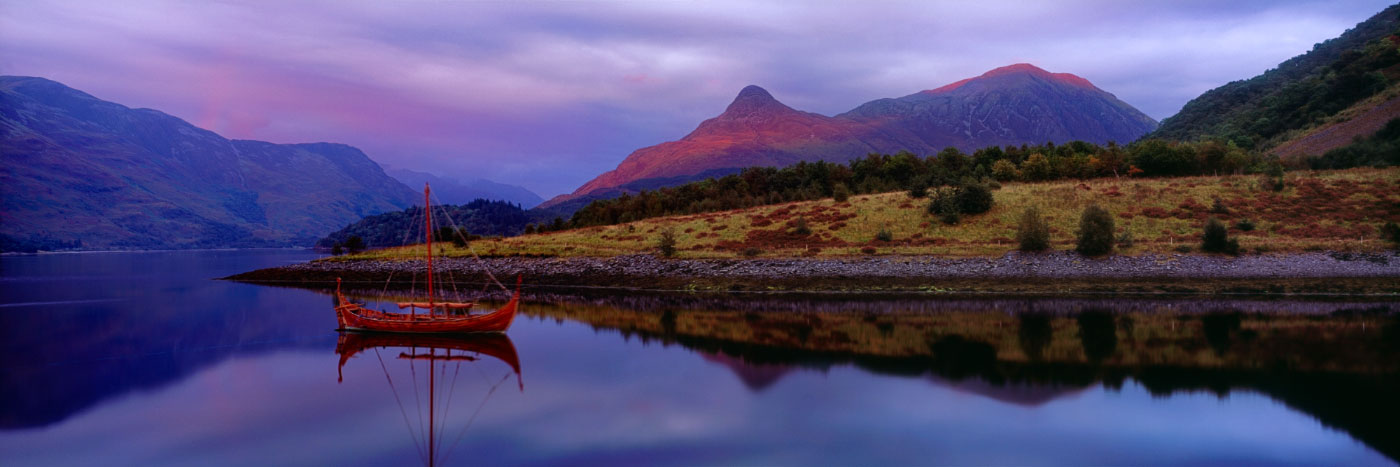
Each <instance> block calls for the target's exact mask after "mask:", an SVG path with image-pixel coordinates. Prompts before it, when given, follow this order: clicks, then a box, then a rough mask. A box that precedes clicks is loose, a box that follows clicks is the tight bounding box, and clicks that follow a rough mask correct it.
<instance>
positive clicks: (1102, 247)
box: [1075, 204, 1113, 256]
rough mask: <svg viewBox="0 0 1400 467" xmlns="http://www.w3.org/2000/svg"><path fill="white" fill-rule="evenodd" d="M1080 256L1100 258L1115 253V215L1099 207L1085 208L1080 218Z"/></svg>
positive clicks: (1078, 246)
mask: <svg viewBox="0 0 1400 467" xmlns="http://www.w3.org/2000/svg"><path fill="white" fill-rule="evenodd" d="M1075 250H1076V251H1078V252H1079V254H1082V255H1085V256H1099V255H1104V254H1108V253H1109V252H1112V251H1113V215H1111V214H1109V213H1108V211H1107V210H1104V208H1101V207H1099V205H1097V204H1095V205H1091V206H1089V207H1087V208H1084V214H1082V215H1080V216H1079V241H1078V243H1077V245H1076V246H1075Z"/></svg>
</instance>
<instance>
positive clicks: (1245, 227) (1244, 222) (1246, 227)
mask: <svg viewBox="0 0 1400 467" xmlns="http://www.w3.org/2000/svg"><path fill="white" fill-rule="evenodd" d="M1235 228H1236V229H1240V230H1241V231H1245V232H1248V231H1251V230H1254V221H1251V220H1249V219H1240V221H1239V222H1236V223H1235Z"/></svg>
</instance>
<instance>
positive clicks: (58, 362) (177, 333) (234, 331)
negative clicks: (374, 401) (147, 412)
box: [0, 286, 335, 430]
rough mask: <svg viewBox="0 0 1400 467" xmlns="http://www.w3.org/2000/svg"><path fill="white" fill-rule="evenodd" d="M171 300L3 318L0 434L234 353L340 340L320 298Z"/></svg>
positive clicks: (204, 296)
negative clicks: (311, 310)
mask: <svg viewBox="0 0 1400 467" xmlns="http://www.w3.org/2000/svg"><path fill="white" fill-rule="evenodd" d="M167 297H169V299H168V300H159V301H142V300H135V299H131V300H117V301H112V302H109V303H102V304H98V305H88V306H84V307H73V309H65V308H57V307H48V308H37V309H35V308H30V309H24V310H20V309H10V310H6V312H5V313H0V336H3V339H0V341H3V343H0V346H2V347H0V351H3V352H4V359H5V360H4V364H3V367H4V368H3V371H0V400H4V401H5V403H4V404H0V429H5V430H11V429H27V428H38V427H44V426H48V425H51V424H54V423H57V422H60V421H63V420H64V419H67V418H68V417H71V416H73V415H75V414H78V413H81V412H83V411H85V410H88V409H90V408H93V407H95V406H97V404H99V403H100V402H102V401H104V400H108V399H111V398H113V397H116V396H120V395H123V394H127V393H131V392H136V391H149V390H153V389H156V388H160V387H162V386H165V385H168V384H171V383H174V382H177V381H180V380H182V379H184V378H185V377H187V376H189V375H191V374H194V373H196V372H198V371H199V370H201V369H203V368H206V367H209V366H213V365H216V364H218V363H220V362H223V361H225V360H227V359H228V358H230V357H233V356H236V355H249V354H258V353H265V352H272V351H277V350H282V349H288V348H330V347H331V346H333V345H334V342H335V336H334V334H333V333H332V332H331V328H333V327H334V318H332V317H331V315H330V311H329V309H330V307H331V306H332V305H331V303H330V301H329V299H326V298H324V297H320V296H317V295H311V294H289V293H288V292H287V291H285V290H277V289H267V288H258V287H252V286H238V287H205V288H198V287H196V288H190V289H188V290H178V291H171V292H170V293H169V294H168V295H167ZM310 309H314V310H318V311H323V312H316V313H306V312H302V311H304V310H310ZM289 311H296V312H289Z"/></svg>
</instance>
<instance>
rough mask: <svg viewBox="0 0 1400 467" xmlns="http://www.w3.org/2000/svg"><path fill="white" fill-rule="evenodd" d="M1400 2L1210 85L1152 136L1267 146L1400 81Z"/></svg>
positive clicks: (1285, 138) (1262, 147) (1248, 147)
mask: <svg viewBox="0 0 1400 467" xmlns="http://www.w3.org/2000/svg"><path fill="white" fill-rule="evenodd" d="M1398 34H1400V5H1392V6H1391V7H1389V8H1386V9H1385V10H1384V11H1381V12H1380V13H1377V14H1376V15H1375V16H1372V17H1371V18H1370V19H1368V20H1366V21H1364V22H1362V23H1360V24H1358V25H1356V27H1354V28H1352V29H1350V30H1348V31H1346V32H1345V33H1343V34H1342V35H1341V36H1340V37H1337V38H1334V39H1330V40H1327V41H1325V42H1323V43H1320V44H1317V45H1316V46H1314V47H1313V49H1312V51H1310V52H1308V53H1305V54H1302V55H1299V56H1297V57H1293V58H1291V59H1289V60H1288V61H1285V62H1283V63H1281V64H1279V66H1278V67H1277V68H1274V69H1272V70H1269V71H1267V72H1264V73H1263V74H1261V75H1259V76H1255V77H1253V78H1250V79H1247V80H1242V81H1235V82H1231V83H1229V84H1226V85H1224V86H1221V87H1218V88H1215V89H1212V90H1210V91H1207V92H1206V93H1205V94H1202V95H1201V96H1200V97H1197V98H1195V99H1193V100H1191V101H1190V102H1188V103H1187V104H1186V106H1185V107H1183V108H1182V109H1181V112H1179V113H1177V114H1176V115H1174V116H1172V117H1170V118H1167V119H1166V120H1163V121H1162V125H1161V126H1160V127H1158V128H1157V130H1156V131H1154V132H1152V133H1150V134H1148V135H1147V138H1163V139H1170V140H1178V141H1195V140H1201V139H1223V140H1226V141H1230V142H1233V143H1235V144H1236V145H1238V146H1240V147H1243V148H1247V149H1258V150H1268V149H1270V148H1272V147H1274V146H1276V145H1278V144H1279V143H1281V142H1283V141H1285V140H1287V139H1289V138H1290V137H1292V136H1294V134H1295V133H1297V132H1300V131H1302V130H1306V129H1307V128H1310V127H1313V126H1317V125H1320V124H1323V123H1325V122H1326V121H1327V119H1328V118H1329V117H1331V116H1333V115H1335V114H1337V113H1338V112H1341V111H1343V110H1345V109H1347V108H1348V107H1351V106H1352V105H1353V104H1356V103H1358V102H1361V101H1363V100H1365V99H1367V98H1369V97H1372V96H1374V95H1376V94H1378V93H1381V92H1383V91H1385V90H1386V88H1387V87H1390V86H1391V85H1393V84H1395V83H1397V82H1400V35H1398Z"/></svg>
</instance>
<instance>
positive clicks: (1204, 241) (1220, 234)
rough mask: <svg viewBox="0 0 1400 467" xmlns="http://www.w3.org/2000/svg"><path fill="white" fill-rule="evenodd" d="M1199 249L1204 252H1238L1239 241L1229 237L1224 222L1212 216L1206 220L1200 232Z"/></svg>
mask: <svg viewBox="0 0 1400 467" xmlns="http://www.w3.org/2000/svg"><path fill="white" fill-rule="evenodd" d="M1201 251H1204V252H1206V253H1224V254H1227V255H1239V254H1240V242H1239V241H1238V240H1236V239H1233V238H1229V231H1228V230H1226V229H1225V224H1221V223H1220V221H1219V220H1217V219H1216V218H1214V217H1212V218H1210V219H1207V220H1206V226H1205V229H1204V231H1203V232H1202V233H1201Z"/></svg>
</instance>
